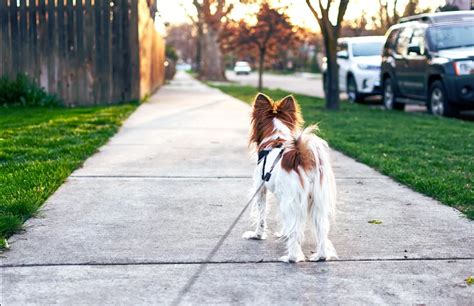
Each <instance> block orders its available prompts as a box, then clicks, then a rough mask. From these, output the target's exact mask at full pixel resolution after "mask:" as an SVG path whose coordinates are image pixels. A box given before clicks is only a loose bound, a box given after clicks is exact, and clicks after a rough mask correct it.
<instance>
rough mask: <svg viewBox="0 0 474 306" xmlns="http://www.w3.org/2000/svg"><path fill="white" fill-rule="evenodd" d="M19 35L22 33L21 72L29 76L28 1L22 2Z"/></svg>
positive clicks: (20, 48)
mask: <svg viewBox="0 0 474 306" xmlns="http://www.w3.org/2000/svg"><path fill="white" fill-rule="evenodd" d="M19 18H20V20H19V33H20V37H19V38H20V44H19V45H18V53H19V56H20V58H21V60H20V61H19V65H20V71H22V72H24V73H25V74H28V72H29V71H28V68H29V57H28V53H27V52H28V49H29V39H28V33H27V28H26V22H27V21H26V18H27V17H26V0H20V12H19Z"/></svg>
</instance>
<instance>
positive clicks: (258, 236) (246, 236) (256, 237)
mask: <svg viewBox="0 0 474 306" xmlns="http://www.w3.org/2000/svg"><path fill="white" fill-rule="evenodd" d="M242 238H244V239H252V240H265V239H267V236H266V235H265V233H263V234H257V233H256V232H254V231H247V232H245V233H244V234H243V235H242Z"/></svg>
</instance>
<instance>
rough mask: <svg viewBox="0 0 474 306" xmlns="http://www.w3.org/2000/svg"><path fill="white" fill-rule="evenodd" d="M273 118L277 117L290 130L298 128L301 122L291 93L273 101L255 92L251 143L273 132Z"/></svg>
mask: <svg viewBox="0 0 474 306" xmlns="http://www.w3.org/2000/svg"><path fill="white" fill-rule="evenodd" d="M274 119H278V120H279V121H280V122H281V123H282V124H284V125H285V126H286V127H287V128H288V129H289V130H290V131H291V132H294V131H295V130H297V129H300V128H301V126H302V124H303V120H302V118H301V112H300V108H299V105H298V103H297V102H296V100H295V98H294V97H293V96H292V95H290V96H286V97H285V98H283V99H281V100H279V101H273V100H272V99H271V98H270V97H268V96H266V95H264V94H262V93H259V94H257V96H256V97H255V101H254V103H253V110H252V131H251V134H250V143H251V144H257V145H258V144H259V143H260V142H261V141H262V140H263V139H265V138H266V137H268V136H270V135H272V133H274V131H275V125H274V122H275V120H274Z"/></svg>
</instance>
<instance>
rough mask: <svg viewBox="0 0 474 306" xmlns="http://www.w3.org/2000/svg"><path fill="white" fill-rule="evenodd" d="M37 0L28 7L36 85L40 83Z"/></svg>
mask: <svg viewBox="0 0 474 306" xmlns="http://www.w3.org/2000/svg"><path fill="white" fill-rule="evenodd" d="M36 13H37V10H36V0H30V3H29V6H28V15H29V22H28V24H29V33H30V52H29V53H30V56H31V62H30V63H31V68H30V69H31V72H32V76H33V78H34V81H35V82H36V83H38V82H39V77H40V73H41V70H40V66H39V65H38V58H39V57H38V52H37V51H38V46H37V43H38V32H37V27H36V26H37V24H36V17H37V16H36Z"/></svg>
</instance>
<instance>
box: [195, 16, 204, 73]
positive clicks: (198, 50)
mask: <svg viewBox="0 0 474 306" xmlns="http://www.w3.org/2000/svg"><path fill="white" fill-rule="evenodd" d="M197 29H198V31H197V41H196V63H195V69H196V72H198V73H199V71H200V70H201V69H200V67H201V53H202V52H201V50H202V45H203V35H202V21H201V20H199V21H198V22H197Z"/></svg>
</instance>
